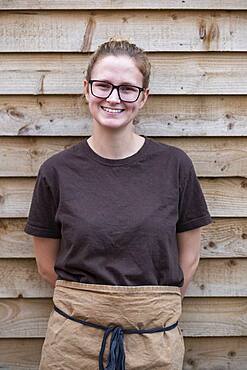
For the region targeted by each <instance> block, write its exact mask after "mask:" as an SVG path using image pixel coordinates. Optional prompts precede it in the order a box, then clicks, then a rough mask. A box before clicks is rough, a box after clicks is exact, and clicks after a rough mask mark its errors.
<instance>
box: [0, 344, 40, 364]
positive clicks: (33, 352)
mask: <svg viewBox="0 0 247 370" xmlns="http://www.w3.org/2000/svg"><path fill="white" fill-rule="evenodd" d="M42 344H43V339H40V338H32V339H29V338H27V339H24V338H22V339H0V369H3V370H38V368H39V362H40V354H41V348H42Z"/></svg>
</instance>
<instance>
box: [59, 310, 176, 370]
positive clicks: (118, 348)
mask: <svg viewBox="0 0 247 370" xmlns="http://www.w3.org/2000/svg"><path fill="white" fill-rule="evenodd" d="M54 310H55V311H56V312H57V313H59V314H60V315H62V316H64V317H65V318H66V319H69V320H72V321H75V322H78V323H80V324H83V325H87V326H91V327H92V328H96V329H101V330H103V331H104V336H103V340H102V344H101V349H100V353H99V370H125V353H124V334H149V333H158V332H165V331H168V330H172V329H174V328H175V327H176V326H177V325H178V321H176V322H175V323H174V324H172V325H169V326H164V327H161V328H151V329H123V328H121V327H120V326H103V325H99V324H94V323H92V322H89V321H85V320H82V319H77V318H75V317H73V316H70V315H68V314H67V313H66V312H64V311H62V310H60V308H58V307H57V306H56V305H54ZM110 334H111V342H110V352H109V354H108V357H107V365H106V367H104V365H103V355H104V352H105V346H106V341H107V337H108V336H109V335H110Z"/></svg>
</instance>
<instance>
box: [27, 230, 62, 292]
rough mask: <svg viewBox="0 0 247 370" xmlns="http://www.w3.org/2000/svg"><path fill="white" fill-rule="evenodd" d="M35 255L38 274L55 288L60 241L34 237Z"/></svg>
mask: <svg viewBox="0 0 247 370" xmlns="http://www.w3.org/2000/svg"><path fill="white" fill-rule="evenodd" d="M33 245H34V254H35V258H36V263H37V267H38V272H39V274H40V275H41V276H42V278H43V279H45V280H46V281H48V282H49V283H50V284H51V285H52V287H55V283H56V279H57V274H56V272H55V271H54V265H55V261H56V256H57V252H58V249H59V246H60V239H52V238H40V237H36V236H34V237H33Z"/></svg>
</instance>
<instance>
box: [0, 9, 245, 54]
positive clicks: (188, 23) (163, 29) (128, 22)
mask: <svg viewBox="0 0 247 370" xmlns="http://www.w3.org/2000/svg"><path fill="white" fill-rule="evenodd" d="M181 30H183V32H181ZM246 33H247V13H246V12H243V11H227V12H226V11H213V12H212V11H206V10H203V11H197V10H193V11H189V10H184V11H176V10H158V11H152V10H138V11H137V10H131V11H128V10H115V11H114V12H109V11H105V10H102V11H100V10H98V11H93V12H92V11H91V12H88V11H82V10H76V11H72V10H71V11H68V12H65V11H63V12H61V11H60V12H59V11H52V12H51V11H28V12H27V11H19V12H13V11H11V12H7V11H6V12H1V13H0V51H2V52H41V51H42V52H88V51H94V50H95V49H96V48H97V46H98V45H99V44H101V43H102V42H104V41H107V40H108V39H109V38H110V37H111V36H112V35H118V36H120V37H124V38H127V39H128V40H130V41H131V42H134V43H136V44H137V45H138V46H140V47H141V48H143V49H145V50H146V51H175V52H176V51H216V50H217V51H246V50H247V39H246V37H245V35H246Z"/></svg>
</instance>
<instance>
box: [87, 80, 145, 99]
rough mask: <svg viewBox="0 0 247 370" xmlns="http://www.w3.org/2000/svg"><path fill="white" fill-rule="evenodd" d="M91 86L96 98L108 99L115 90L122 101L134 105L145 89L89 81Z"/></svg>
mask: <svg viewBox="0 0 247 370" xmlns="http://www.w3.org/2000/svg"><path fill="white" fill-rule="evenodd" d="M88 82H89V84H90V86H91V93H92V95H93V96H95V97H96V98H102V99H107V98H108V97H109V96H110V95H111V93H112V92H113V90H114V89H117V92H118V97H119V99H120V100H121V101H124V102H126V103H134V102H135V101H137V99H138V98H139V96H140V93H141V92H142V91H144V90H145V89H144V88H143V87H139V86H133V85H127V84H126V85H118V86H116V85H113V84H112V83H110V82H107V81H101V80H89V81H88Z"/></svg>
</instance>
